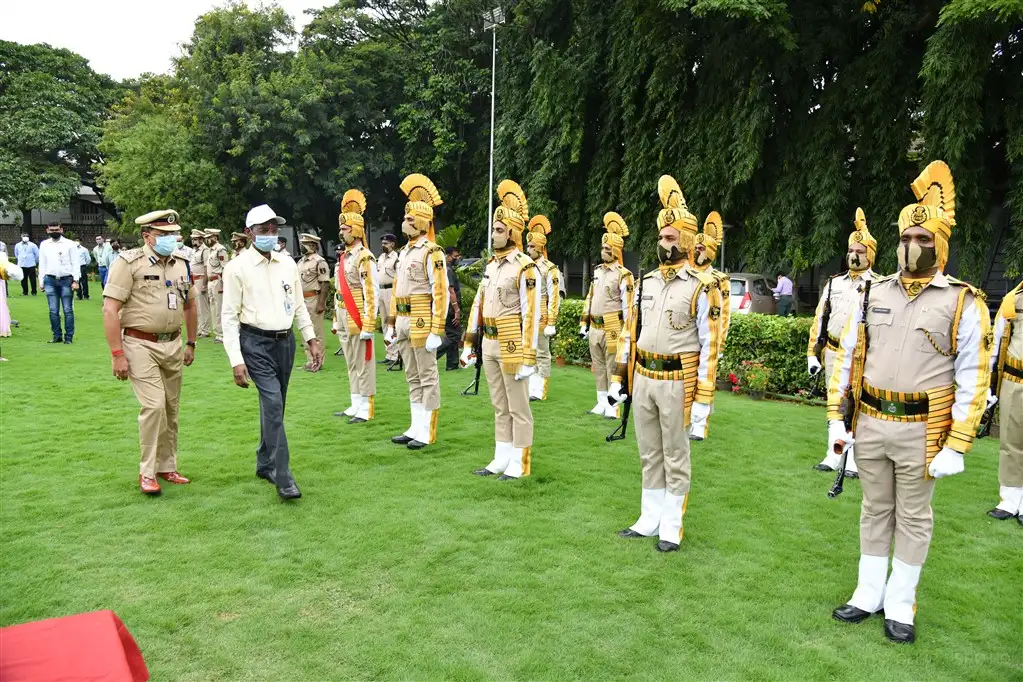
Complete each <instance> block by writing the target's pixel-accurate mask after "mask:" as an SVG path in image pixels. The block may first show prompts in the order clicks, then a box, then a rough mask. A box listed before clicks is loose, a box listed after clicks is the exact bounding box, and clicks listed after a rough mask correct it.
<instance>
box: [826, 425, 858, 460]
mask: <svg viewBox="0 0 1023 682" xmlns="http://www.w3.org/2000/svg"><path fill="white" fill-rule="evenodd" d="M838 443H843V444H844V447H843V448H842V449H841V450H839V451H838V452H835V446H836V445H837V444H838ZM852 444H853V437H852V434H851V433H849V432H848V431H846V430H845V422H843V421H842V420H841V419H832V420H831V421H829V422H828V450H829V451H830V452H832V453H834V454H836V455H838V454H841V453H842V452H844V451H845V448H847V447H849V446H850V445H852Z"/></svg>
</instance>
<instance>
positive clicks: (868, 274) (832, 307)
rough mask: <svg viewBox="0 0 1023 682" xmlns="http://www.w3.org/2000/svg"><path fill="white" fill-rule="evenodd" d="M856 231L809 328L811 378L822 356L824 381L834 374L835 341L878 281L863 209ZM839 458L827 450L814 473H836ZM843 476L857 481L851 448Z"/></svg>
mask: <svg viewBox="0 0 1023 682" xmlns="http://www.w3.org/2000/svg"><path fill="white" fill-rule="evenodd" d="M854 227H855V229H854V230H853V232H852V234H850V235H849V247H848V249H849V250H848V251H847V252H846V254H845V260H846V265H847V266H848V268H849V271H848V272H845V273H843V274H839V275H835V276H834V277H831V278H830V279H829V280H828V283H827V284H826V285H825V287H824V290H823V291H822V292H821V300H820V302H819V303H818V304H817V312H816V313H814V316H813V324H812V325H810V342H809V345H808V346H807V350H806V364H807V370H808V371H809V373H810V376H816V375H817V374H818V373H820V371H821V353H822V352H823V357H824V365H823V369H824V380H825V382H827V380H828V379H830V378H831V376H832V375H833V374H834V373H835V356H836V355H837V354H838V339H839V337H840V336H841V335H842V330H843V329H845V325H846V324H847V323H848V322H849V318H850V317H852V315H853V313H854V312H855V311H856V306H857V305H858V304H859V301H860V296H861V295H862V294H863V288H864V285H865V283H866V282H870V281H873V280H875V279H877V275H876V274H874V271H873V270H872V269H871V268H872V266H873V265H874V259H875V257H876V256H877V240H876V239H874V237H873V236H872V235H871V234H870V230H868V229H867V218H866V215H865V214H864V213H863V209H862V208H857V209H856V221H855V222H854ZM841 459H842V458H841V455H839V454H836V453H834V452H832V450H831V448H828V451H827V453H825V455H824V459H823V461H821V462H820V463H819V464H816V465H814V467H813V468H814V469H816V470H817V471H836V470H837V469H838V467H839V465H840V464H841ZM845 474H846V476H849V477H851V478H858V477H859V470H858V469H857V468H856V459H855V457H854V452H853V446H852V445H850V446H849V450H848V452H847V454H846V463H845Z"/></svg>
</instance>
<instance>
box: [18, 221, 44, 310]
mask: <svg viewBox="0 0 1023 682" xmlns="http://www.w3.org/2000/svg"><path fill="white" fill-rule="evenodd" d="M14 259H15V261H16V262H17V264H18V267H19V268H21V269H22V271H24V273H25V276H24V278H23V279H22V280H21V295H22V296H28V290H29V286H31V287H32V295H33V296H35V295H36V267H38V265H39V247H38V246H36V245H35V244H33V243H32V240H30V239H29V238H28V235H27V234H22V235H21V241H20V242H18V243H17V244H16V245H15V246H14Z"/></svg>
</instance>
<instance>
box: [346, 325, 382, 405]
mask: <svg viewBox="0 0 1023 682" xmlns="http://www.w3.org/2000/svg"><path fill="white" fill-rule="evenodd" d="M366 343H367V342H366V340H365V339H360V338H359V335H358V334H349V335H348V338H347V339H345V340H343V341H342V342H341V348H342V349H343V350H344V354H345V363H346V364H347V365H348V392H349V393H354V394H356V395H361V396H365V397H369V396H374V395H376V394H377V362H376V358H375V357H372V356H370V359H369V360H367V359H366Z"/></svg>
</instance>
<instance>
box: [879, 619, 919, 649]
mask: <svg viewBox="0 0 1023 682" xmlns="http://www.w3.org/2000/svg"><path fill="white" fill-rule="evenodd" d="M884 636H885V637H887V638H888V641H890V642H895V643H896V644H912V643H913V642H915V641H916V628H915V627H913V626H912V625H906V624H905V623H900V622H899V621H897V620H890V619H888V618H885V619H884Z"/></svg>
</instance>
